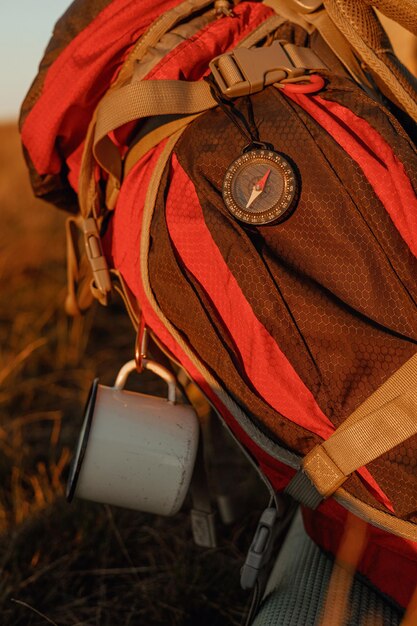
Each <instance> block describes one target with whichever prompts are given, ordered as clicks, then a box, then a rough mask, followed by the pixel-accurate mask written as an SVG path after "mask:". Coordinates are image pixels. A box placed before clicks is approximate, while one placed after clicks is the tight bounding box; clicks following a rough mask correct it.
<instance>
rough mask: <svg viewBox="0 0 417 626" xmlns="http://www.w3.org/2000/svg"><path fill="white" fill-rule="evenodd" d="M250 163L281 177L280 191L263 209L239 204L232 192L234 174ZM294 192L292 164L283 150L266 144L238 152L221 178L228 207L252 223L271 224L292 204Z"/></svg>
mask: <svg viewBox="0 0 417 626" xmlns="http://www.w3.org/2000/svg"><path fill="white" fill-rule="evenodd" d="M251 163H253V164H254V165H259V164H263V165H266V166H267V167H269V168H273V169H274V171H275V172H278V173H279V174H280V176H281V178H282V192H281V195H280V196H279V197H278V198H277V200H276V202H274V204H273V205H272V206H271V207H270V208H268V209H267V210H264V211H256V210H253V209H252V210H251V209H250V208H245V207H243V206H241V205H240V204H238V202H237V200H236V198H234V196H233V186H234V182H235V180H236V177H238V176H239V175H241V174H242V173H243V171H244V170H247V168H248V166H250V164H251ZM296 193H297V178H296V174H295V172H294V169H293V167H292V166H291V165H290V163H289V162H288V160H287V159H286V158H285V157H284V156H283V155H282V154H280V153H278V152H275V151H274V150H270V149H267V148H265V149H256V150H250V151H248V152H245V153H244V154H242V155H241V156H239V157H238V158H237V159H236V160H235V161H233V162H232V163H231V164H230V165H229V167H228V169H227V172H226V174H225V177H224V181H223V200H224V202H225V205H226V208H227V209H228V211H229V212H230V213H231V214H232V215H233V217H235V218H236V219H238V220H239V221H241V222H244V223H246V224H251V225H254V226H260V225H262V224H270V223H272V222H275V221H277V220H279V219H281V218H282V217H283V216H284V214H286V213H287V212H288V211H289V210H290V209H291V208H292V205H293V202H294V198H295V196H296Z"/></svg>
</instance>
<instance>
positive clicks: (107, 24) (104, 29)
mask: <svg viewBox="0 0 417 626" xmlns="http://www.w3.org/2000/svg"><path fill="white" fill-rule="evenodd" d="M179 2H180V0H158V2H155V0H140V2H132V1H131V0H113V2H112V3H111V4H110V5H108V6H107V7H106V8H105V9H104V10H103V11H102V12H101V13H99V15H98V16H97V18H96V19H95V20H94V21H93V22H91V23H90V24H89V25H88V26H87V28H85V29H84V30H83V31H82V32H81V33H79V34H78V35H77V36H76V37H75V38H74V39H73V41H72V42H71V43H70V44H69V45H68V46H67V47H66V48H65V50H64V51H63V52H62V54H61V55H60V56H59V57H58V58H57V60H56V61H55V63H53V64H52V66H51V67H50V69H49V71H48V74H47V76H46V79H45V83H44V87H43V92H42V94H41V96H40V98H39V100H38V101H37V103H36V104H35V106H34V107H33V109H32V111H31V112H30V113H29V115H28V117H27V118H26V121H25V124H24V126H23V129H22V140H23V143H24V145H25V146H26V148H27V149H28V151H29V154H30V156H31V159H32V161H33V163H34V165H35V167H36V169H37V171H38V173H39V174H57V173H59V171H60V169H61V166H62V162H61V159H62V157H63V156H68V155H70V154H71V153H72V152H73V151H74V150H76V149H77V147H78V146H79V145H80V143H81V142H82V141H83V138H84V136H85V133H86V130H87V126H88V124H89V122H90V119H91V116H92V114H93V111H94V109H95V107H96V105H97V103H98V101H99V100H100V98H101V97H102V96H103V95H104V93H105V91H106V90H107V88H108V86H109V84H110V82H111V80H112V78H113V76H114V75H115V72H116V71H117V69H118V68H119V66H120V64H121V62H122V61H123V55H124V54H125V53H126V52H127V50H128V49H129V48H130V47H131V46H132V45H133V44H134V43H135V42H136V40H137V39H138V38H139V36H140V35H141V34H142V33H143V32H144V31H145V30H146V28H147V27H148V26H149V24H150V23H151V22H152V21H153V20H154V19H156V18H157V17H158V16H159V15H160V14H161V13H162V12H163V11H167V10H168V9H170V8H172V7H173V6H176V5H177V4H179ZM57 138H59V152H58V150H57V145H56V143H55V142H56V140H57Z"/></svg>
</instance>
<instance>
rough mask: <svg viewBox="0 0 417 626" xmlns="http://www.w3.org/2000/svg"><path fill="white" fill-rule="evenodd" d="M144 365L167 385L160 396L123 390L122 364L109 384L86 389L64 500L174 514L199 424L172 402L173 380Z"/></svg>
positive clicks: (129, 366)
mask: <svg viewBox="0 0 417 626" xmlns="http://www.w3.org/2000/svg"><path fill="white" fill-rule="evenodd" d="M144 366H145V367H146V368H147V369H149V370H152V371H153V372H154V373H155V374H157V375H158V376H160V377H161V378H163V379H164V380H165V381H166V382H167V383H168V399H167V400H164V399H163V398H157V397H155V396H149V395H144V394H142V393H136V392H131V391H126V390H125V389H124V386H125V384H126V381H127V378H128V376H129V374H130V373H131V372H133V371H135V370H136V363H135V361H129V362H128V363H126V364H125V365H124V366H123V367H122V369H121V370H120V372H119V374H118V376H117V379H116V383H115V385H114V387H106V386H104V385H99V383H98V379H96V380H95V381H94V383H93V385H92V387H91V389H90V394H89V397H88V400H87V404H86V408H85V417H84V422H83V426H82V430H81V433H80V437H79V441H78V446H77V449H76V453H75V457H74V459H73V462H72V465H71V470H70V476H69V480H68V485H67V499H68V500H69V501H71V500H72V498H73V497H74V496H75V497H77V498H83V499H85V500H93V501H94V502H104V503H106V504H114V505H116V506H121V507H125V508H128V509H135V510H138V511H147V512H150V513H156V514H158V515H174V514H175V513H176V512H177V511H178V510H179V509H180V507H181V505H182V504H183V502H184V499H185V496H186V494H187V491H188V488H189V485H190V482H191V477H192V474H193V469H194V464H195V459H196V454H197V448H198V439H199V423H198V418H197V416H196V414H195V412H194V410H193V408H192V407H191V406H189V405H186V404H176V403H175V378H174V376H173V375H172V374H171V373H170V372H169V371H168V370H167V369H165V368H164V367H162V366H161V365H159V364H158V363H155V362H153V361H148V360H145V361H144Z"/></svg>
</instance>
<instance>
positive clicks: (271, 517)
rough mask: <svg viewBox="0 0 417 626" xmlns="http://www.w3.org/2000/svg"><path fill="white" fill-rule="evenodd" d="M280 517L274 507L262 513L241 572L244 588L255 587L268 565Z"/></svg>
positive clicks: (241, 583) (241, 581) (241, 582)
mask: <svg viewBox="0 0 417 626" xmlns="http://www.w3.org/2000/svg"><path fill="white" fill-rule="evenodd" d="M279 517H280V516H279V513H278V511H277V509H276V508H274V507H269V508H267V509H265V511H264V512H263V513H262V515H261V518H260V520H259V522H258V526H257V528H256V531H255V536H254V538H253V541H252V544H251V546H250V548H249V550H248V553H247V555H246V560H245V563H244V565H243V567H242V570H241V572H240V586H241V587H242V589H253V588H254V587H255V584H256V582H257V580H258V577H259V573H260V572H261V570H263V568H264V567H266V565H268V563H269V561H270V559H271V555H272V549H273V547H274V539H275V536H276V527H277V523H278V520H279Z"/></svg>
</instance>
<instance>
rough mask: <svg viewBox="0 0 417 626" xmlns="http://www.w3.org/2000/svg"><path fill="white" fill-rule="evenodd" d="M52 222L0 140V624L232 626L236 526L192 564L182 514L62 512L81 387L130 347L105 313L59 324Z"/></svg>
mask: <svg viewBox="0 0 417 626" xmlns="http://www.w3.org/2000/svg"><path fill="white" fill-rule="evenodd" d="M64 220H65V216H64V215H63V214H61V213H60V212H59V211H57V210H55V209H53V208H52V207H50V206H48V205H46V204H44V203H42V202H39V201H36V200H35V199H33V198H32V194H31V191H30V187H29V183H28V177H27V173H26V168H25V165H24V163H23V158H22V156H21V149H20V143H19V137H18V133H17V129H16V127H15V126H14V125H13V124H7V125H2V126H0V250H1V254H0V294H1V295H0V485H1V490H0V615H1V617H0V623H1V625H2V626H12V625H13V626H32V625H33V626H35V625H36V626H38V625H39V626H40V625H44V624H57V625H59V626H66V625H71V626H75V625H79V626H81V625H83V626H90V625H91V626H93V625H97V626H98V625H100V626H106V625H109V626H110V625H111V626H119V625H120V626H128V625H129V624H131V625H139V624H144V625H145V624H146V625H147V626H152V625H153V624H158V625H160V624H164V625H167V626H169V625H177V624H178V625H179V624H181V625H191V624H198V625H202V626H203V625H205V624H207V625H209V624H210V625H211V626H216V625H221V624H231V625H234V624H239V623H240V621H241V616H242V612H243V607H244V605H245V602H246V599H247V596H246V594H245V593H244V592H242V591H240V590H239V570H240V567H241V565H242V559H243V558H244V554H245V553H246V550H247V547H248V544H249V542H250V535H249V534H248V531H247V523H243V522H242V524H236V525H234V526H232V527H227V528H224V529H223V531H222V535H223V536H222V537H221V538H220V546H219V547H218V548H216V549H213V550H204V549H201V548H197V547H195V546H194V545H193V542H192V538H191V531H190V524H189V518H188V515H187V513H186V512H183V513H181V514H180V515H178V516H176V517H175V518H170V519H162V518H157V517H155V516H152V515H145V514H139V513H136V512H130V511H124V510H120V509H116V508H111V507H109V506H103V505H98V504H93V503H86V502H80V501H78V502H74V503H73V504H71V505H68V504H67V503H66V501H65V499H64V495H63V494H64V490H65V481H66V477H67V474H68V466H69V460H70V455H71V452H70V451H71V450H72V449H73V447H74V444H75V441H76V438H77V435H78V432H79V428H80V424H81V420H82V411H83V403H84V400H85V398H86V395H87V392H88V388H89V385H90V383H91V381H92V379H93V378H94V376H96V375H99V376H100V378H101V382H103V383H104V384H112V382H113V380H114V376H115V374H116V372H117V371H118V369H119V367H120V365H121V364H123V362H124V361H126V360H127V359H130V358H131V357H132V349H133V341H134V337H133V334H132V330H131V327H130V322H129V320H128V318H127V315H126V314H125V313H124V310H123V308H122V306H121V305H119V304H117V303H116V304H114V305H112V307H110V308H109V309H104V308H102V307H98V308H96V309H95V310H93V311H91V313H90V314H89V315H88V316H87V317H85V318H83V319H82V320H81V321H80V320H78V321H76V322H74V321H70V320H69V319H68V318H67V317H66V315H65V313H64V308H63V301H64V297H65V282H66V272H65V242H64ZM140 384H141V385H142V386H143V390H145V389H147V390H149V391H150V392H151V393H157V392H158V384H157V383H156V382H155V381H154V379H153V378H152V376H151V377H149V376H148V375H147V376H145V377H144V378H143V382H141V383H140ZM257 516H258V511H256V512H254V513H253V515H252V516H251V517H250V518H249V520H246V522H248V521H249V526H251V525H252V527H253V524H254V523H255V520H256V518H257Z"/></svg>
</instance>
